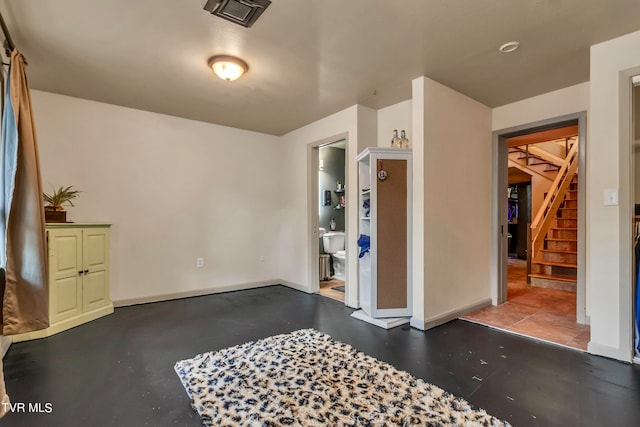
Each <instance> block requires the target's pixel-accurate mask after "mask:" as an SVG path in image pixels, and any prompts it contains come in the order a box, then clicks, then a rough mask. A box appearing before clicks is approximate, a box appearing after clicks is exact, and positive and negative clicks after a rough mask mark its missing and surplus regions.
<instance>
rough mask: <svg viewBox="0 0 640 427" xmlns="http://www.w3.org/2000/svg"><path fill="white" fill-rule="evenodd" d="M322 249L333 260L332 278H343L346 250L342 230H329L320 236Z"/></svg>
mask: <svg viewBox="0 0 640 427" xmlns="http://www.w3.org/2000/svg"><path fill="white" fill-rule="evenodd" d="M322 245H323V246H324V251H325V252H326V253H328V254H330V255H331V259H332V261H333V279H338V280H345V277H346V275H345V265H346V252H345V250H344V231H330V232H328V233H324V234H323V236H322Z"/></svg>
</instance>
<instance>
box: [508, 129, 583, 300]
mask: <svg viewBox="0 0 640 427" xmlns="http://www.w3.org/2000/svg"><path fill="white" fill-rule="evenodd" d="M558 143H559V144H560V145H561V146H563V149H564V150H562V153H561V154H559V153H558V150H555V151H556V153H555V154H552V153H550V152H549V151H547V150H544V149H542V148H540V147H537V146H535V145H527V146H524V148H523V147H522V146H519V147H511V148H510V149H509V155H508V156H509V166H510V167H516V168H518V169H520V170H521V171H523V172H525V173H527V174H529V175H531V176H538V177H539V178H543V179H544V180H548V182H549V183H550V188H549V191H548V193H546V195H545V199H544V202H543V204H542V206H541V207H540V209H539V211H538V212H537V213H533V214H534V215H535V217H534V219H533V221H532V222H531V228H530V230H531V235H530V239H531V241H530V242H529V248H528V250H527V253H528V254H529V256H530V267H531V272H530V274H529V278H530V283H531V286H536V287H543V288H552V289H560V290H566V291H573V292H575V291H576V280H577V269H578V250H577V249H578V180H577V172H578V156H577V153H578V151H577V150H578V142H577V139H575V138H571V139H566V140H565V141H564V144H563V143H561V142H558Z"/></svg>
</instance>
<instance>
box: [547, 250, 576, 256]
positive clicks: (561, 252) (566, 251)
mask: <svg viewBox="0 0 640 427" xmlns="http://www.w3.org/2000/svg"><path fill="white" fill-rule="evenodd" d="M540 252H550V253H554V254H576V255H577V254H578V251H570V250H567V249H540Z"/></svg>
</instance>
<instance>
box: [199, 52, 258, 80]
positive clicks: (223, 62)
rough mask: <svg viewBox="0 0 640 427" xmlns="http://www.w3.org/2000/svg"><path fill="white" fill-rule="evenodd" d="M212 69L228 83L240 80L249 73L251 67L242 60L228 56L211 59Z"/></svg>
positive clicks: (210, 65)
mask: <svg viewBox="0 0 640 427" xmlns="http://www.w3.org/2000/svg"><path fill="white" fill-rule="evenodd" d="M209 67H211V68H212V69H213V71H214V73H216V75H217V76H218V77H220V78H221V79H222V80H226V81H228V82H230V81H232V80H236V79H239V78H240V77H241V76H242V75H243V74H244V73H246V72H247V70H248V69H249V66H248V65H247V63H246V62H244V61H243V60H242V59H240V58H236V57H235V56H228V55H217V56H214V57H211V58H209Z"/></svg>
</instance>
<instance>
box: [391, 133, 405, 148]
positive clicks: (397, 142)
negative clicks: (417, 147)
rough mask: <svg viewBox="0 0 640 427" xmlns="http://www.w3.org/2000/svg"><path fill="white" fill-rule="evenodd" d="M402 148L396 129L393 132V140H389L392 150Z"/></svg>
mask: <svg viewBox="0 0 640 427" xmlns="http://www.w3.org/2000/svg"><path fill="white" fill-rule="evenodd" d="M401 146H402V140H401V139H400V138H399V137H398V129H394V130H393V138H392V139H391V147H392V148H400V147H401Z"/></svg>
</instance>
